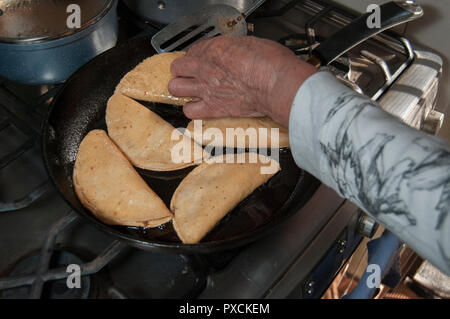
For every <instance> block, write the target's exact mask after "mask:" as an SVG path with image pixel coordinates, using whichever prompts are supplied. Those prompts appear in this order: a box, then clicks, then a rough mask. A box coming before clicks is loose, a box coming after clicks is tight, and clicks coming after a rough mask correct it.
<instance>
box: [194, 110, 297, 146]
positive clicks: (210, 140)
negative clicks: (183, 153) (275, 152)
mask: <svg viewBox="0 0 450 319" xmlns="http://www.w3.org/2000/svg"><path fill="white" fill-rule="evenodd" d="M196 121H200V120H196ZM199 123H200V122H199ZM200 126H201V128H202V133H201V134H194V121H191V122H190V123H189V124H188V126H187V130H188V131H189V132H190V134H191V136H192V138H194V140H195V141H196V142H197V143H199V144H201V145H210V146H214V147H235V148H239V147H246V148H248V147H255V148H266V147H268V148H270V147H289V131H288V130H287V129H286V128H285V127H283V126H282V125H280V124H278V123H277V122H275V121H274V120H272V119H271V118H269V117H249V118H243V117H237V118H218V119H206V120H201V125H200ZM227 128H230V129H234V130H235V131H234V133H230V135H229V138H227ZM260 128H261V129H265V130H263V131H260V130H259V129H260ZM272 128H277V129H278V145H276V143H275V142H274V140H273V139H274V138H276V136H275V135H272V134H273V133H274V132H272V131H271V129H272ZM236 129H239V130H236ZM206 130H208V131H209V132H211V134H214V131H215V130H218V133H221V136H222V138H217V136H214V135H210V136H208V133H206V134H205V132H208V131H206ZM261 132H263V135H262V134H261ZM264 132H265V133H264ZM250 139H253V144H252V143H250ZM240 141H241V142H240ZM239 143H242V144H239ZM238 145H239V147H238ZM241 145H244V146H241Z"/></svg>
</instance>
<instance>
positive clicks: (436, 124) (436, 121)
mask: <svg viewBox="0 0 450 319" xmlns="http://www.w3.org/2000/svg"><path fill="white" fill-rule="evenodd" d="M443 123H444V114H442V113H441V112H438V111H431V112H430V113H429V114H428V116H427V118H426V119H425V120H424V121H423V123H422V127H421V129H422V131H424V132H427V133H428V134H432V135H436V134H437V133H439V130H440V129H441V127H442V124H443Z"/></svg>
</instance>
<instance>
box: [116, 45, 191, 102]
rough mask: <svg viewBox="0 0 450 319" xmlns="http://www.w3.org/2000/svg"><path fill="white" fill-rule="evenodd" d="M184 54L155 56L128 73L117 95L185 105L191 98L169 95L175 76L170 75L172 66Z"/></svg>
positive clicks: (118, 87) (175, 53)
mask: <svg viewBox="0 0 450 319" xmlns="http://www.w3.org/2000/svg"><path fill="white" fill-rule="evenodd" d="M184 54H185V53H184V52H166V53H161V54H155V55H153V56H152V57H150V58H147V59H145V60H144V61H142V62H141V63H140V64H138V66H136V67H135V68H134V69H133V70H131V71H130V72H128V73H127V74H126V75H125V76H124V77H123V79H122V80H121V81H120V83H119V85H118V86H117V87H116V91H115V94H117V93H120V94H123V95H126V96H128V97H131V98H134V99H137V100H141V101H149V102H156V103H166V104H175V105H184V104H186V103H187V102H189V101H191V100H192V99H191V98H187V97H186V98H180V97H176V96H173V95H171V94H170V93H169V88H168V85H169V81H170V80H172V79H173V78H174V77H175V76H174V75H173V74H172V73H170V65H171V64H172V61H173V60H175V59H176V58H179V57H181V56H183V55H184Z"/></svg>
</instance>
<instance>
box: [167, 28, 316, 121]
mask: <svg viewBox="0 0 450 319" xmlns="http://www.w3.org/2000/svg"><path fill="white" fill-rule="evenodd" d="M171 72H172V73H173V74H175V75H176V76H177V77H176V78H175V79H173V80H172V81H170V83H169V91H170V92H171V94H173V95H175V96H184V97H186V96H189V97H194V100H193V101H192V102H189V103H187V104H186V105H185V106H184V108H183V111H184V113H185V115H186V116H187V117H189V118H191V119H197V118H213V117H256V116H270V117H272V118H273V119H274V120H275V121H278V122H279V123H281V124H282V125H284V126H286V127H287V126H288V122H289V112H290V108H291V105H292V101H293V99H294V97H295V94H296V92H297V90H298V88H299V87H300V85H301V84H302V83H303V82H304V81H305V80H306V79H307V78H308V77H309V76H311V75H312V74H314V73H315V72H317V69H316V68H314V67H313V66H311V65H309V64H307V63H305V62H303V61H301V60H299V59H298V58H297V57H296V56H295V55H294V54H293V53H292V52H291V51H290V50H289V49H287V48H286V47H283V46H282V45H280V44H278V43H276V42H274V41H270V40H266V39H260V38H256V37H233V36H220V37H216V38H212V39H208V40H205V41H202V42H200V43H198V44H196V45H194V46H193V47H192V48H191V49H190V50H189V51H188V52H187V54H186V55H185V56H184V57H181V58H179V59H176V60H175V61H174V62H173V63H172V66H171Z"/></svg>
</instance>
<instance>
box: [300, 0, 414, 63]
mask: <svg viewBox="0 0 450 319" xmlns="http://www.w3.org/2000/svg"><path fill="white" fill-rule="evenodd" d="M372 14H373V13H371V12H369V13H366V14H364V15H362V16H361V17H359V18H357V19H355V20H353V21H352V22H350V23H349V24H348V25H347V26H345V27H344V28H342V29H341V30H339V31H337V32H336V33H335V34H333V35H332V36H330V37H328V38H327V39H326V40H325V41H324V42H322V43H321V44H320V45H319V46H318V47H317V48H316V49H314V50H313V51H312V56H311V58H310V60H309V61H308V62H310V63H311V64H313V65H315V66H317V67H318V66H320V65H328V64H330V63H331V62H333V61H334V60H336V59H337V58H339V57H340V56H341V55H342V54H344V53H346V52H347V51H348V50H350V49H351V48H353V47H355V46H356V45H358V44H359V43H361V42H363V41H365V40H367V39H369V38H371V37H372V36H374V35H376V34H378V33H380V32H383V31H385V30H387V29H390V28H392V27H394V26H396V25H399V24H402V23H406V22H409V21H412V20H415V19H417V18H420V17H421V16H422V15H423V10H422V8H421V7H420V6H419V5H417V4H416V3H415V2H414V0H406V1H391V2H387V3H385V4H383V5H381V6H380V28H378V27H375V28H370V27H369V26H368V23H367V21H368V19H369V18H370V17H371V15H372Z"/></svg>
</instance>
